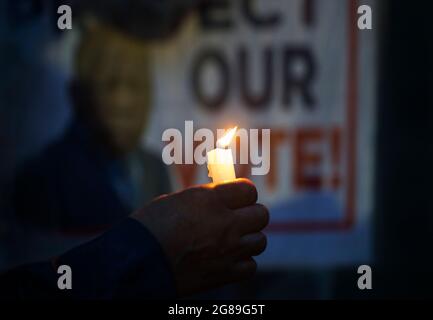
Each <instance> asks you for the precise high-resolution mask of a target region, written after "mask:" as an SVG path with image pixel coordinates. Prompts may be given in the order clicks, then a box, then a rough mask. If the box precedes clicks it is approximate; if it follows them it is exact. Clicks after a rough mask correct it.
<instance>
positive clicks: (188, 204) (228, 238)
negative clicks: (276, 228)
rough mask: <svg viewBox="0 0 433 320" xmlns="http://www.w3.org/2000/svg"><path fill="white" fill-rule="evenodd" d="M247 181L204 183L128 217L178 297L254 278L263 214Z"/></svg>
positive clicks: (263, 238) (261, 247)
mask: <svg viewBox="0 0 433 320" xmlns="http://www.w3.org/2000/svg"><path fill="white" fill-rule="evenodd" d="M256 201H257V190H256V188H255V186H254V184H253V183H252V182H251V181H249V180H247V179H237V180H235V181H233V182H230V183H225V184H219V185H215V184H207V185H201V186H197V187H192V188H189V189H186V190H183V191H181V192H179V193H175V194H171V195H166V196H162V197H159V198H157V199H155V200H154V201H152V202H151V203H150V204H149V205H147V206H145V207H144V208H142V209H140V210H138V211H137V212H136V213H135V214H133V216H132V217H133V218H134V219H137V220H138V221H139V222H141V223H142V224H143V225H144V226H145V227H146V228H148V229H149V230H150V232H152V233H153V234H154V236H155V237H156V238H157V239H158V241H159V242H160V244H161V246H162V248H163V249H164V251H165V253H166V255H167V257H168V260H169V261H170V263H171V266H172V269H173V272H174V277H175V280H176V286H177V291H178V294H179V295H180V296H185V295H190V294H193V293H197V292H200V291H203V290H207V289H212V288H216V287H219V286H222V285H225V284H229V283H234V282H238V281H242V280H244V279H247V278H249V277H251V276H252V275H254V273H255V271H256V268H257V265H256V262H255V261H254V259H253V256H257V255H259V254H260V253H262V252H263V251H264V250H265V248H266V236H265V235H264V234H263V233H262V232H261V230H262V229H263V228H264V227H266V225H267V224H268V222H269V213H268V210H267V209H266V208H265V207H264V206H263V205H260V204H256Z"/></svg>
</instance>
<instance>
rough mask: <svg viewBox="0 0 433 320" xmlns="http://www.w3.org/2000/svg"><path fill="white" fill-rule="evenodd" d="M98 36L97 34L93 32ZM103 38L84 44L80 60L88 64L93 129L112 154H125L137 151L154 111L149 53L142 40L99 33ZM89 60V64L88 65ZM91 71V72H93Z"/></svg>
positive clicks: (93, 38)
mask: <svg viewBox="0 0 433 320" xmlns="http://www.w3.org/2000/svg"><path fill="white" fill-rule="evenodd" d="M93 32H95V31H93ZM96 33H100V36H99V37H96V36H97V34H96V35H95V37H93V36H90V37H88V38H87V39H86V40H84V41H90V42H91V43H89V44H86V43H84V44H83V45H82V48H84V47H85V46H89V48H87V49H86V50H82V51H83V52H82V53H79V55H80V54H81V55H83V53H84V54H87V55H90V56H92V57H91V58H90V59H89V57H83V56H81V57H80V56H79V58H78V59H81V60H83V61H85V63H87V66H85V69H87V70H86V72H85V75H86V78H87V79H85V82H86V83H87V87H88V88H89V89H90V91H89V92H88V93H89V94H90V96H91V99H90V101H91V102H90V103H89V104H88V108H89V109H90V110H87V111H86V112H90V114H91V119H92V125H93V126H94V127H96V129H97V132H98V134H99V136H100V138H102V142H103V143H104V144H106V145H107V146H108V147H109V148H110V151H111V152H113V153H115V154H125V153H127V152H129V151H131V150H133V149H135V148H136V147H137V145H138V143H139V140H140V137H141V134H142V132H143V130H144V128H145V126H146V122H147V120H148V117H149V114H150V109H151V93H152V85H151V71H150V62H149V49H148V48H147V47H146V46H145V45H144V44H143V43H142V42H140V41H139V40H135V39H129V38H126V37H124V36H123V35H121V34H118V33H113V32H104V31H103V30H98V31H97V32H96ZM86 59H88V61H86ZM89 70H91V71H90V72H89Z"/></svg>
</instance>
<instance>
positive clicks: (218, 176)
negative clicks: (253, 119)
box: [207, 127, 238, 183]
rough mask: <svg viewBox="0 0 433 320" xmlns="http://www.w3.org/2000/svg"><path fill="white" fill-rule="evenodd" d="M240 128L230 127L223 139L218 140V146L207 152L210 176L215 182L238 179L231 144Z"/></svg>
mask: <svg viewBox="0 0 433 320" xmlns="http://www.w3.org/2000/svg"><path fill="white" fill-rule="evenodd" d="M237 129H238V128H237V127H234V128H233V129H230V130H229V131H228V132H227V133H226V134H225V135H224V136H223V137H222V138H221V139H219V140H218V141H217V148H216V149H214V150H211V151H209V152H208V153H207V167H208V169H209V177H211V178H212V180H213V182H214V183H222V182H225V181H230V180H234V179H236V174H235V167H234V162H233V155H232V150H231V149H228V148H227V147H228V146H229V145H230V143H231V141H232V139H233V137H234V136H235V134H236V130H237Z"/></svg>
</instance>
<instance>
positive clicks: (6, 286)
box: [0, 218, 176, 299]
mask: <svg viewBox="0 0 433 320" xmlns="http://www.w3.org/2000/svg"><path fill="white" fill-rule="evenodd" d="M61 265H67V266H69V267H70V268H71V270H72V289H70V290H68V289H64V290H60V289H59V288H58V286H57V281H58V279H59V277H60V276H62V274H57V268H58V267H59V266H61ZM175 295H176V293H175V286H174V280H173V276H172V273H171V270H170V266H169V264H168V262H167V260H166V258H165V255H164V254H163V251H162V249H161V247H160V245H159V243H158V242H157V241H156V239H155V238H154V237H153V235H152V234H151V233H150V232H149V231H148V230H147V229H146V228H144V227H143V226H142V225H141V224H140V223H139V222H138V221H136V220H134V219H131V218H128V219H126V220H125V221H123V222H122V223H121V224H119V225H118V226H116V227H114V228H113V229H111V230H110V231H108V232H106V233H105V234H103V235H102V236H100V237H98V238H96V239H94V240H92V241H90V242H88V243H86V244H84V245H81V246H79V247H77V248H74V249H72V250H70V251H69V252H67V253H65V254H64V255H62V256H60V257H58V258H56V259H54V260H53V261H49V262H42V263H37V264H32V265H28V266H23V267H19V268H16V269H13V270H11V271H8V272H6V273H4V274H3V275H1V276H0V297H1V298H3V299H8V298H9V299H16V298H23V299H43V298H48V299H67V298H72V299H113V298H120V299H128V298H134V299H135V298H137V299H140V298H143V299H164V298H174V297H175Z"/></svg>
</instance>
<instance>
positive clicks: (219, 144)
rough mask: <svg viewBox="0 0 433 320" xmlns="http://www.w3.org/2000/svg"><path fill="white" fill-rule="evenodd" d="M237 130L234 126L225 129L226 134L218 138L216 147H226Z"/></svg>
mask: <svg viewBox="0 0 433 320" xmlns="http://www.w3.org/2000/svg"><path fill="white" fill-rule="evenodd" d="M237 130H238V127H234V128H232V129H230V130H227V131H226V134H225V135H224V136H222V137H221V138H220V139H218V141H217V147H221V148H225V147H228V145H229V144H230V143H231V141H232V139H233V137H234V136H235V134H236V131H237Z"/></svg>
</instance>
